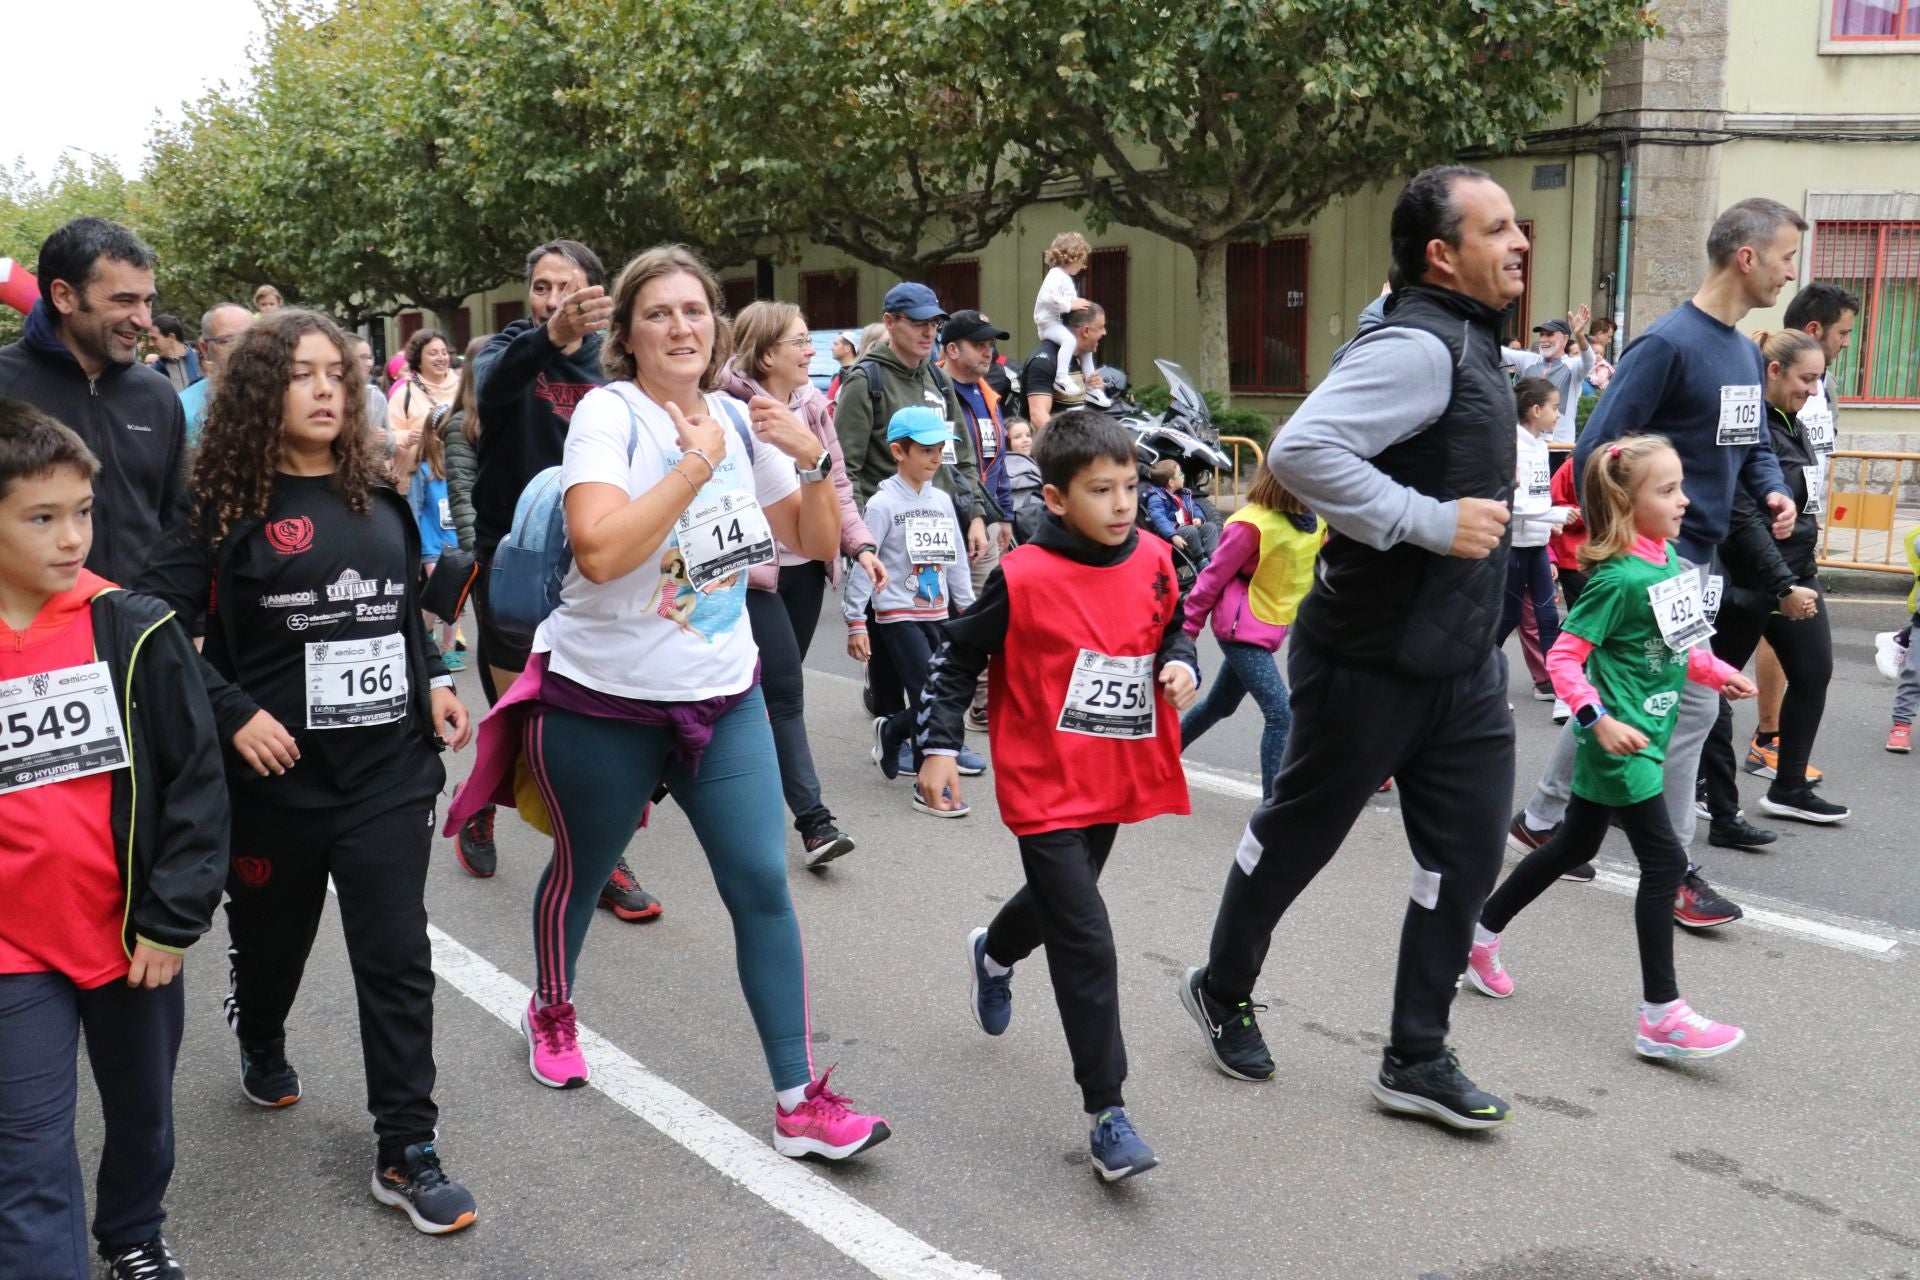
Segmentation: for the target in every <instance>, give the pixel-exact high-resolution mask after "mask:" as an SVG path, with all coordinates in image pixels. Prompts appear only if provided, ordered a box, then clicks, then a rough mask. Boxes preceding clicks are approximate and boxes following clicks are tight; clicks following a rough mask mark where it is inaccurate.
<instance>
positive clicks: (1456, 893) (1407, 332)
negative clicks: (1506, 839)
mask: <svg viewBox="0 0 1920 1280" xmlns="http://www.w3.org/2000/svg"><path fill="white" fill-rule="evenodd" d="M1392 238H1393V259H1394V264H1395V266H1396V268H1397V269H1398V271H1399V274H1400V281H1401V283H1400V287H1398V288H1397V289H1395V291H1394V293H1393V295H1392V296H1391V297H1390V298H1389V299H1388V300H1387V302H1386V304H1385V308H1384V311H1385V318H1384V320H1383V322H1382V324H1381V326H1380V327H1379V328H1377V329H1375V330H1373V331H1372V332H1371V333H1369V334H1367V335H1366V336H1365V337H1363V338H1361V339H1360V340H1358V341H1356V342H1355V343H1354V344H1353V345H1352V346H1351V347H1350V348H1349V349H1348V350H1347V351H1346V353H1345V355H1344V358H1343V359H1342V360H1341V361H1340V363H1339V364H1338V365H1337V366H1336V367H1335V368H1334V369H1333V370H1332V371H1331V372H1330V373H1329V374H1328V375H1327V378H1326V380H1325V381H1324V382H1322V383H1321V385H1320V386H1319V387H1318V388H1316V389H1315V390H1314V392H1313V394H1312V395H1310V396H1308V397H1307V400H1306V403H1304V404H1303V405H1301V407H1300V409H1299V411H1298V412H1297V413H1296V414H1295V415H1294V416H1293V418H1292V420H1291V421H1289V422H1288V424H1287V426H1286V428H1285V429H1284V430H1282V431H1280V432H1279V433H1278V434H1276V435H1275V437H1274V441H1273V445H1272V447H1271V449H1270V451H1269V453H1268V458H1267V461H1268V464H1269V465H1270V466H1271V467H1272V468H1273V471H1274V474H1275V475H1276V476H1278V477H1279V478H1280V480H1281V481H1282V482H1283V483H1284V484H1286V486H1287V487H1288V488H1289V489H1290V490H1292V491H1293V492H1294V493H1296V494H1298V495H1299V496H1300V498H1301V499H1302V500H1303V501H1305V502H1306V503H1307V504H1308V505H1309V506H1311V507H1312V508H1313V509H1314V510H1315V511H1317V512H1319V513H1320V514H1321V515H1322V516H1324V517H1326V520H1327V523H1328V524H1329V525H1331V526H1332V527H1333V531H1334V532H1333V536H1332V537H1331V539H1330V540H1329V541H1328V543H1327V545H1326V547H1325V548H1324V550H1323V552H1322V554H1321V558H1320V561H1319V565H1318V568H1317V571H1316V579H1315V582H1314V585H1313V587H1312V589H1311V590H1310V591H1309V592H1308V594H1307V598H1306V599H1305V601H1303V602H1302V604H1301V606H1300V611H1299V615H1298V617H1297V618H1296V620H1295V623H1294V629H1293V635H1292V637H1291V640H1290V650H1291V655H1290V658H1289V669H1288V673H1289V676H1290V678H1291V684H1292V686H1293V713H1294V725H1293V736H1292V738H1291V739H1290V740H1289V742H1288V751H1287V759H1286V762H1285V763H1284V764H1283V765H1282V767H1281V771H1280V775H1279V777H1278V778H1277V779H1276V780H1275V782H1274V787H1273V790H1272V792H1271V794H1269V795H1268V796H1267V798H1266V799H1265V800H1264V801H1263V802H1262V803H1261V805H1260V807H1259V808H1257V809H1256V810H1255V811H1254V813H1253V817H1252V818H1251V819H1250V820H1249V821H1248V824H1247V830H1246V834H1245V835H1244V836H1243V837H1242V839H1241V841H1240V846H1239V848H1238V849H1237V850H1236V851H1235V854H1234V860H1233V866H1232V867H1231V868H1230V869H1229V871H1228V873H1227V885H1226V890H1225V892H1224V893H1223V894H1222V896H1221V901H1220V910H1219V914H1218V916H1217V917H1216V918H1215V921H1214V928H1213V939H1212V942H1211V944H1210V947H1209V951H1208V960H1207V964H1206V965H1205V967H1195V968H1193V969H1190V970H1188V972H1187V976H1186V980H1185V982H1184V983H1183V985H1182V987H1181V992H1180V995H1181V1001H1182V1003H1183V1004H1185V1006H1186V1008H1187V1011H1188V1013H1189V1014H1191V1015H1192V1017H1193V1018H1194V1020H1195V1021H1196V1022H1197V1023H1198V1024H1199V1025H1200V1027H1201V1029H1202V1030H1203V1031H1204V1032H1205V1033H1206V1038H1207V1048H1208V1051H1209V1053H1210V1054H1211V1055H1212V1057H1213V1060H1214V1063H1215V1065H1216V1066H1218V1067H1219V1068H1220V1069H1221V1070H1222V1071H1223V1072H1225V1073H1226V1074H1227V1075H1230V1076H1233V1077H1236V1078H1238V1079H1245V1080H1264V1079H1268V1078H1270V1077H1271V1076H1272V1075H1273V1070H1274V1068H1273V1059H1272V1057H1271V1055H1270V1054H1269V1053H1268V1052H1267V1049H1266V1045H1265V1042H1264V1040H1263V1039H1262V1037H1261V1035H1260V1031H1259V1027H1258V1025H1257V1023H1256V1021H1255V1018H1254V1014H1255V1013H1256V1012H1257V1011H1258V1010H1259V1009H1260V1008H1262V1007H1263V1006H1260V1005H1256V1004H1254V1003H1253V995H1252V993H1253V988H1254V985H1255V983H1256V982H1257V981H1258V979H1259V975H1260V971H1261V967H1262V965H1263V964H1264V962H1265V959H1266V954H1267V948H1268V946H1269V945H1270V943H1271V941H1272V935H1273V931H1274V929H1275V927H1276V926H1277V925H1278V924H1279V921H1280V918H1281V916H1282V915H1283V914H1284V913H1285V912H1286V909H1287V908H1288V906H1290V905H1291V904H1292V902H1293V900H1294V899H1295V898H1296V897H1298V896H1299V894H1300V893H1301V891H1302V890H1304V889H1305V888H1306V887H1307V885H1308V884H1310V883H1311V882H1312V880H1313V878H1314V877H1315V876H1316V875H1317V874H1318V873H1319V871H1320V869H1321V868H1322V867H1324V866H1325V865H1326V864H1327V862H1328V861H1330V860H1331V859H1332V857H1333V855H1334V854H1335V853H1337V852H1338V851H1339V849H1340V846H1341V844H1342V843H1343V842H1344V841H1345V839H1346V837H1347V833H1348V832H1349V831H1350V830H1351V829H1352V826H1353V823H1354V822H1355V820H1356V819H1357V818H1358V817H1359V815H1360V813H1361V812H1362V811H1363V810H1364V809H1365V808H1366V805H1367V802H1368V801H1369V799H1371V797H1372V796H1373V793H1374V792H1375V791H1376V790H1377V789H1378V788H1379V786H1380V784H1381V783H1382V782H1383V781H1384V780H1385V779H1386V778H1388V777H1390V776H1391V777H1393V778H1395V779H1396V780H1397V781H1398V783H1399V785H1400V789H1401V795H1402V805H1401V814H1402V822H1403V823H1404V824H1405V826H1406V831H1407V843H1408V846H1409V851H1410V852H1411V854H1412V856H1413V863H1414V865H1413V875H1412V885H1411V891H1410V897H1411V898H1412V901H1411V902H1410V903H1409V904H1408V906H1407V910H1406V916H1405V922H1404V924H1403V926H1402V929H1401V935H1400V962H1399V971H1398V976H1397V979H1396V981H1395V985H1394V1007H1393V1019H1392V1022H1391V1033H1392V1034H1391V1036H1390V1038H1389V1042H1388V1045H1387V1048H1386V1050H1385V1053H1384V1059H1383V1062H1382V1064H1381V1067H1380V1071H1379V1074H1378V1076H1377V1077H1376V1078H1375V1080H1374V1081H1373V1084H1372V1089H1373V1093H1374V1096H1375V1098H1376V1099H1377V1100H1378V1101H1379V1102H1380V1103H1381V1104H1383V1105H1384V1106H1386V1107H1389V1108H1391V1109H1393V1110H1396V1111H1402V1112H1406V1113H1409V1114H1412V1115H1417V1116H1422V1117H1424V1118H1427V1119H1432V1120H1438V1121H1440V1122H1441V1123H1444V1124H1447V1125H1450V1126H1452V1127H1454V1128H1458V1129H1485V1128H1490V1127H1492V1126H1493V1125H1497V1124H1501V1123H1504V1122H1505V1121H1506V1120H1507V1119H1508V1118H1509V1116H1510V1114H1511V1111H1510V1109H1509V1108H1508V1106H1507V1104H1506V1103H1505V1102H1504V1101H1503V1100H1501V1099H1500V1098H1497V1097H1495V1096H1494V1095H1492V1094H1490V1093H1487V1092H1484V1091H1483V1090H1481V1089H1480V1088H1478V1087H1477V1086H1476V1085H1475V1084H1474V1083H1473V1081H1472V1080H1470V1079H1468V1078H1467V1077H1466V1075H1465V1074H1464V1073H1463V1072H1462V1071H1461V1070H1460V1066H1459V1061H1458V1059H1457V1058H1456V1057H1455V1056H1454V1055H1453V1053H1452V1052H1451V1051H1450V1050H1449V1049H1448V1048H1447V1045H1446V1036H1447V1032H1448V1013H1449V1010H1450V1009H1451V1006H1452V1001H1453V997H1454V992H1455V982H1456V980H1457V978H1458V976H1459V975H1460V973H1461V972H1462V971H1463V970H1464V969H1465V968H1466V963H1467V953H1468V951H1469V949H1470V948H1471V946H1472V943H1473V926H1474V922H1475V921H1476V920H1477V919H1478V917H1479V914H1480V909H1481V906H1482V905H1483V904H1484V902H1485V900H1486V896H1487V893H1488V891H1489V890H1491V889H1492V887H1493V881H1494V878H1495V877H1496V876H1497V875H1498V873H1499V869H1500V864H1501V844H1502V828H1503V827H1504V826H1505V824H1506V806H1507V804H1508V803H1509V802H1510V797H1511V795H1512V792H1513V768H1514V765H1513V718H1512V716H1511V715H1509V714H1508V712H1507V705H1506V687H1507V668H1506V661H1505V659H1504V657H1502V656H1501V654H1500V652H1499V650H1498V649H1496V648H1495V646H1494V643H1493V637H1494V633H1495V631H1496V629H1497V628H1498V626H1499V622H1500V616H1499V615H1500V609H1501V601H1502V598H1503V596H1504V592H1505V579H1506V554H1507V522H1508V519H1509V507H1508V501H1509V499H1510V497H1511V495H1512V491H1513V475H1514V447H1515V446H1514V429H1513V422H1512V418H1513V393H1512V390H1511V388H1510V387H1509V385H1508V383H1507V379H1506V375H1505V373H1504V372H1503V370H1502V368H1501V365H1500V357H1499V354H1498V352H1499V329H1498V325H1499V318H1500V308H1502V307H1504V306H1505V305H1506V303H1507V301H1508V300H1509V299H1511V298H1512V297H1514V296H1516V295H1517V294H1518V293H1519V292H1520V291H1521V287H1522V281H1521V275H1520V268H1521V263H1522V261H1523V257H1524V254H1525V253H1526V250H1527V239H1526V237H1525V235H1523V234H1522V233H1521V232H1520V229H1519V227H1518V226H1517V224H1516V222H1515V219H1514V214H1513V205H1512V202H1511V201H1510V200H1509V199H1508V197H1507V194H1506V192H1504V191H1502V190H1501V189H1500V187H1499V186H1498V184H1496V183H1495V182H1494V181H1493V180H1492V179H1491V178H1489V177H1488V176H1487V175H1486V174H1485V173H1482V172H1481V171H1479V170H1477V169H1468V168H1463V167H1447V168H1441V169H1430V170H1428V171H1426V172H1425V173H1422V174H1420V175H1419V176H1417V177H1416V178H1414V180H1413V181H1412V182H1411V183H1409V184H1408V185H1407V188H1406V190H1405V191H1403V192H1402V193H1401V196H1400V199H1399V201H1398V203H1397V204H1396V205H1395V207H1394V212H1393V221H1392Z"/></svg>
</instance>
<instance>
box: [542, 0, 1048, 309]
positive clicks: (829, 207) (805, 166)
mask: <svg viewBox="0 0 1920 1280" xmlns="http://www.w3.org/2000/svg"><path fill="white" fill-rule="evenodd" d="M555 12H556V14H557V15H559V16H560V19H561V21H562V22H563V23H564V25H565V26H566V28H567V29H568V31H569V32H570V34H571V36H572V39H573V43H574V45H575V47H576V48H577V49H578V50H579V51H580V56H581V58H582V59H583V61H584V62H585V64H586V66H587V68H588V69H589V71H590V73H591V81H590V85H589V86H587V87H585V88H582V89H580V90H578V91H576V93H575V94H574V95H573V96H575V97H593V98H596V99H597V100H598V103H599V106H600V109H601V111H602V112H603V113H604V115H605V118H607V119H608V120H610V121H612V122H613V124H614V132H613V133H612V135H611V136H610V137H609V138H608V139H607V142H608V143H609V144H610V145H611V146H613V147H614V148H615V149H616V150H618V151H623V152H628V153H635V154H640V155H645V156H648V157H650V158H653V159H654V160H655V161H656V167H655V168H654V169H653V170H652V171H651V173H649V174H648V175H647V177H648V179H649V180H650V183H651V185H652V186H653V187H654V188H655V189H657V190H659V191H661V192H664V193H665V194H666V195H667V196H668V197H669V198H670V199H671V200H673V201H674V202H675V204H676V205H677V207H678V210H679V213H680V217H681V218H682V219H683V220H684V223H685V226H686V228H687V231H688V235H689V238H690V239H692V240H694V241H695V242H696V243H698V244H700V245H701V246H703V247H707V248H708V249H709V252H710V253H713V254H714V255H715V256H716V257H717V258H718V259H720V260H722V261H726V260H729V258H730V257H732V256H734V255H733V254H730V253H729V252H728V251H727V250H728V249H729V248H734V249H735V253H737V248H736V247H737V246H740V245H743V244H754V245H757V246H758V247H759V248H760V250H761V251H763V252H772V253H778V252H780V251H782V250H783V249H791V248H794V247H796V246H797V245H798V244H800V243H803V242H806V241H813V242H817V243H820V244H825V245H830V246H832V247H834V248H837V249H841V250H843V251H845V252H846V253H848V254H850V255H851V256H853V257H855V258H858V259H859V260H861V261H863V262H868V263H872V264H873V265H875V266H878V267H882V268H884V269H886V270H888V271H891V272H893V273H895V274H897V275H900V276H904V277H909V278H912V277H918V276H921V275H924V274H925V272H926V269H927V268H928V267H931V266H933V265H935V264H936V263H939V262H942V261H944V260H946V259H948V258H951V257H954V256H956V255H959V254H964V253H971V252H975V251H977V250H979V249H980V248H982V247H984V246H985V245H986V244H987V243H988V242H989V241H991V240H992V239H993V238H994V237H995V236H997V235H999V234H1000V233H1001V232H1002V231H1004V230H1005V229H1006V228H1007V227H1008V226H1009V225H1010V224H1011V223H1012V221H1013V217H1014V215H1015V214H1016V213H1018V212H1019V211H1020V210H1021V209H1022V208H1024V207H1026V206H1027V205H1028V204H1031V203H1032V202H1033V201H1034V200H1035V199H1037V198H1038V197H1039V194H1040V189H1041V183H1042V181H1043V180H1044V178H1045V176H1046V170H1045V168H1044V167H1043V166H1042V165H1040V164H1038V163H1035V162H1033V161H1032V160H1031V158H1029V157H1027V156H1026V155H1025V154H1024V153H1022V152H1020V151H1019V150H1017V149H1015V148H1013V147H1012V146H1011V138H1010V136H1009V135H1008V133H1007V129H1006V125H1005V122H1004V121H1003V119H1002V117H1001V113H1000V112H999V111H998V110H997V107H996V104H995V102H994V100H993V98H992V96H991V95H990V94H988V93H987V92H985V80H984V78H983V76H982V74H981V72H980V69H978V68H975V67H972V66H970V65H968V63H967V62H965V61H964V60H961V59H956V58H953V57H951V56H949V55H948V53H947V51H945V50H943V49H941V48H940V47H939V46H938V44H937V43H936V42H935V36H934V34H933V32H932V30H931V27H930V22H931V17H932V9H931V7H930V6H929V4H928V3H927V0H900V2H897V3H892V4H861V3H853V2H851V0H840V2H839V3H825V4H801V5H795V4H790V3H782V2H781V0H735V2H734V3H729V4H725V5H715V4H712V3H710V2H709V0H593V2H592V3H575V4H568V5H566V6H564V7H557V8H556V10H555ZM608 31H618V32H621V33H622V38H621V39H619V40H608V39H606V38H605V33H606V32H608Z"/></svg>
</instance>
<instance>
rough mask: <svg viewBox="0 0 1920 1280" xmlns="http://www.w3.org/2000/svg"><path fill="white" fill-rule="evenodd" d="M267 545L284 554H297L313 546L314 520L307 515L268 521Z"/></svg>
mask: <svg viewBox="0 0 1920 1280" xmlns="http://www.w3.org/2000/svg"><path fill="white" fill-rule="evenodd" d="M267 545H268V546H270V547H272V548H273V549H274V550H275V551H278V552H279V553H280V554H281V555H283V556H297V555H299V554H300V553H301V552H302V551H307V550H311V549H312V547H313V521H311V520H309V519H307V518H306V517H305V516H296V517H295V518H293V519H292V520H271V521H269V522H268V523H267Z"/></svg>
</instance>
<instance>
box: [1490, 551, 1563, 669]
mask: <svg viewBox="0 0 1920 1280" xmlns="http://www.w3.org/2000/svg"><path fill="white" fill-rule="evenodd" d="M1528 598H1531V599H1532V601H1533V622H1534V625H1535V626H1537V627H1539V628H1540V656H1541V657H1545V656H1546V654H1547V651H1548V650H1550V649H1552V648H1553V644H1554V641H1556V640H1558V639H1559V638H1560V609H1559V607H1558V606H1557V605H1555V604H1554V600H1553V562H1552V561H1551V560H1549V559H1547V549H1546V548H1545V547H1515V548H1513V553H1512V555H1511V556H1510V557H1509V558H1508V560H1507V597H1506V604H1505V608H1504V609H1503V610H1502V611H1501V614H1500V635H1499V638H1497V639H1496V640H1495V641H1494V642H1493V643H1494V644H1495V645H1496V646H1498V645H1503V644H1505V643H1506V642H1507V637H1508V636H1510V635H1512V634H1513V629H1514V628H1515V627H1517V626H1519V625H1520V606H1521V604H1522V602H1523V601H1525V600H1526V599H1528Z"/></svg>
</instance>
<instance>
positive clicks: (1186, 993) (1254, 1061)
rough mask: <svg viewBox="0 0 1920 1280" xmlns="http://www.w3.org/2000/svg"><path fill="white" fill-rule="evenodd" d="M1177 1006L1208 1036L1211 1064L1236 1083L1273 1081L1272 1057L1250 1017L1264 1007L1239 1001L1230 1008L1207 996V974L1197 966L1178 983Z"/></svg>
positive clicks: (1257, 1026) (1255, 1023)
mask: <svg viewBox="0 0 1920 1280" xmlns="http://www.w3.org/2000/svg"><path fill="white" fill-rule="evenodd" d="M1180 1003H1181V1004H1183V1005H1185V1006H1186V1007H1187V1012H1188V1013H1189V1014H1191V1015H1193V1020H1194V1021H1195V1022H1197V1023H1199V1024H1200V1029H1201V1030H1202V1031H1204V1032H1206V1033H1207V1053H1208V1054H1210V1055H1211V1056H1212V1058H1213V1065H1214V1066H1216V1067H1218V1068H1220V1070H1222V1071H1223V1072H1225V1073H1226V1074H1228V1075H1230V1076H1232V1077H1233V1078H1234V1079H1236V1080H1255V1081H1258V1080H1271V1079H1273V1055H1272V1054H1270V1053H1268V1052H1267V1042H1266V1040H1265V1039H1264V1038H1263V1037H1262V1036H1261V1035H1260V1024H1259V1023H1257V1022H1255V1021H1254V1017H1253V1015H1254V1014H1256V1013H1264V1012H1265V1011H1266V1008H1267V1006H1265V1005H1263V1004H1254V1003H1252V1002H1251V1001H1247V1000H1242V1001H1241V1002H1240V1003H1239V1004H1237V1005H1235V1006H1234V1007H1232V1008H1231V1009H1229V1008H1227V1007H1226V1006H1225V1005H1223V1004H1221V1003H1220V1002H1219V1001H1217V1000H1215V999H1214V998H1213V997H1212V996H1210V995H1208V994H1207V971H1206V969H1205V968H1203V967H1201V966H1198V965H1196V966H1195V967H1193V968H1191V969H1189V970H1187V976H1186V977H1184V978H1182V979H1181V980H1180Z"/></svg>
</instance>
